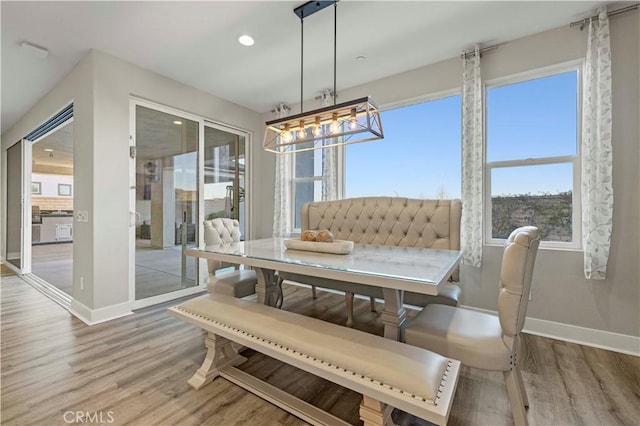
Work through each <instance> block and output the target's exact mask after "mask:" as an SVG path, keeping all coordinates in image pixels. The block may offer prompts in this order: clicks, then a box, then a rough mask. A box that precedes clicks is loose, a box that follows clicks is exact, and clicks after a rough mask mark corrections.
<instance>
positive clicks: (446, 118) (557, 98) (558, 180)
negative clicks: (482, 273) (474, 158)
mask: <svg viewBox="0 0 640 426" xmlns="http://www.w3.org/2000/svg"><path fill="white" fill-rule="evenodd" d="M576 93H577V73H576V72H574V71H572V72H568V73H562V74H556V75H554V76H550V77H545V78H540V79H536V80H529V81H526V82H523V83H517V84H510V85H507V86H501V87H496V88H493V89H489V90H488V93H487V105H488V106H487V117H486V120H487V161H505V160H514V159H522V158H539V157H541V156H545V157H546V156H562V155H575V153H576V114H577V108H576V105H577V99H576V96H577V95H576ZM460 120H461V100H460V96H459V95H458V96H451V97H447V98H443V99H438V100H435V101H430V102H426V103H421V104H416V105H411V106H407V107H402V108H397V109H393V110H387V111H383V112H382V125H383V128H384V134H385V138H384V139H383V140H378V141H373V142H364V143H359V144H353V145H347V148H346V149H347V151H346V185H345V186H346V193H345V195H346V196H347V197H356V196H366V195H392V196H393V195H397V196H406V197H413V198H434V197H437V196H438V194H439V193H440V192H441V191H442V190H444V193H445V194H444V196H445V197H446V198H454V197H455V198H459V197H460V174H461V171H460V170H461V165H460V162H461V160H460V158H461V148H460V139H461V134H460V133H461V130H460ZM571 184H572V167H571V166H570V165H568V164H556V165H545V166H533V167H518V168H500V169H494V171H493V173H492V193H493V194H494V195H505V194H523V193H532V194H538V193H540V192H549V193H557V192H559V191H567V190H570V189H571Z"/></svg>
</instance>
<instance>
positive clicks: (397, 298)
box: [381, 288, 407, 340]
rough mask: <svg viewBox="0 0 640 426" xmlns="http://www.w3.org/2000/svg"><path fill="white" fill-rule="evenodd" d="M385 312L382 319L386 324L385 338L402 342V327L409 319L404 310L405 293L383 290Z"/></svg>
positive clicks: (390, 289)
mask: <svg viewBox="0 0 640 426" xmlns="http://www.w3.org/2000/svg"><path fill="white" fill-rule="evenodd" d="M382 294H383V295H384V311H382V315H381V319H382V322H383V323H384V337H386V338H387V339H393V340H400V336H401V333H402V327H403V326H404V323H405V321H406V319H407V313H406V311H405V310H404V305H403V303H404V291H402V290H395V289H392V288H383V289H382Z"/></svg>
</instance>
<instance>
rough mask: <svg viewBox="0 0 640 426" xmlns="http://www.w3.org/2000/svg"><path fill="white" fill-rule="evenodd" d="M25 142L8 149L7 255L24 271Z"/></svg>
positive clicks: (12, 262)
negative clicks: (23, 160)
mask: <svg viewBox="0 0 640 426" xmlns="http://www.w3.org/2000/svg"><path fill="white" fill-rule="evenodd" d="M24 143H25V142H18V143H17V144H15V145H13V146H12V147H10V148H9V149H7V163H6V164H7V174H6V177H7V178H6V179H7V214H6V221H7V222H6V230H7V234H6V239H5V243H6V245H5V257H6V260H7V262H8V263H10V264H11V265H13V266H14V267H15V268H16V269H18V270H20V271H21V272H29V271H23V244H22V243H23V235H22V234H23V232H22V231H23V229H24V224H23V223H22V222H23V217H22V216H23V208H24V206H23V198H24V195H23V192H24V191H23V182H22V173H23V171H22V167H23V164H22V150H23V144H24Z"/></svg>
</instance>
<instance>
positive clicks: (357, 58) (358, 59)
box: [356, 55, 366, 61]
mask: <svg viewBox="0 0 640 426" xmlns="http://www.w3.org/2000/svg"><path fill="white" fill-rule="evenodd" d="M365 59H366V58H365V57H364V56H362V55H361V56H357V57H356V61H364V60H365Z"/></svg>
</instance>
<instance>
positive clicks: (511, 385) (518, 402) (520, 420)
mask: <svg viewBox="0 0 640 426" xmlns="http://www.w3.org/2000/svg"><path fill="white" fill-rule="evenodd" d="M503 373H504V382H505V384H506V385H507V395H508V396H509V403H510V404H511V413H512V414H513V421H514V423H515V425H516V426H528V424H529V422H528V420H527V411H526V410H525V408H524V400H523V399H522V394H521V393H520V385H519V384H518V378H517V374H518V373H516V372H515V370H510V371H504V372H503Z"/></svg>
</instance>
